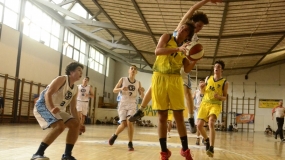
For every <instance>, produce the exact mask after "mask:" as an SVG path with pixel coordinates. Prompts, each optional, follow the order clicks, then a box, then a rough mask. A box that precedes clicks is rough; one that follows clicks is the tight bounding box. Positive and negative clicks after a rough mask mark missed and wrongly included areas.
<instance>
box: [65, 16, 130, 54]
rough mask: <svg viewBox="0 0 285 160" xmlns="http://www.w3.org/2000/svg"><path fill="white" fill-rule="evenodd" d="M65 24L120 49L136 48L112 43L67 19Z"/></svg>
mask: <svg viewBox="0 0 285 160" xmlns="http://www.w3.org/2000/svg"><path fill="white" fill-rule="evenodd" d="M64 25H65V26H66V27H70V28H73V29H75V30H77V31H79V32H81V33H83V34H85V35H87V36H89V37H91V38H93V39H95V40H97V41H99V42H102V43H104V44H106V45H108V46H110V47H114V48H120V49H125V50H131V51H133V50H134V48H133V47H131V46H128V45H121V44H116V43H111V42H109V41H107V40H105V39H103V38H101V37H99V36H96V35H94V34H92V33H90V32H88V31H86V30H84V29H82V28H80V27H78V26H76V25H74V24H71V23H69V22H68V21H66V20H65V22H64Z"/></svg>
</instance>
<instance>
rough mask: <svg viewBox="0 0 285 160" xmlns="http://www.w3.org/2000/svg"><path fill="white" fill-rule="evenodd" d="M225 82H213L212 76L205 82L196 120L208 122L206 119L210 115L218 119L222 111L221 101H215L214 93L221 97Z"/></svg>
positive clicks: (224, 80)
mask: <svg viewBox="0 0 285 160" xmlns="http://www.w3.org/2000/svg"><path fill="white" fill-rule="evenodd" d="M226 81H227V80H226V79H224V78H221V79H219V80H217V81H215V80H214V77H213V76H210V77H209V78H208V79H207V80H206V88H205V92H204V97H203V99H202V102H201V104H200V109H199V111H198V119H202V120H204V121H206V122H208V117H209V115H212V114H214V115H216V117H217V118H218V116H219V115H220V113H221V110H222V101H221V100H218V99H216V98H215V97H214V95H215V93H217V94H219V95H223V91H224V86H225V83H226Z"/></svg>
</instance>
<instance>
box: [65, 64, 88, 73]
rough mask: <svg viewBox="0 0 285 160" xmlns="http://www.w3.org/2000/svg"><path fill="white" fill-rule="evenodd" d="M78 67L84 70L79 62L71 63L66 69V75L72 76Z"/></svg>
mask: <svg viewBox="0 0 285 160" xmlns="http://www.w3.org/2000/svg"><path fill="white" fill-rule="evenodd" d="M77 67H81V68H82V69H84V66H83V65H82V64H80V63H78V62H70V63H69V64H68V65H67V66H66V67H65V74H66V75H70V72H71V71H75V70H76V68H77Z"/></svg>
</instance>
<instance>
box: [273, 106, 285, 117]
mask: <svg viewBox="0 0 285 160" xmlns="http://www.w3.org/2000/svg"><path fill="white" fill-rule="evenodd" d="M272 112H273V113H274V112H275V113H276V117H279V118H283V117H284V112H285V108H284V107H276V108H274V109H273V111H272Z"/></svg>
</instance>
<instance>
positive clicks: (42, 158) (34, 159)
mask: <svg viewBox="0 0 285 160" xmlns="http://www.w3.org/2000/svg"><path fill="white" fill-rule="evenodd" d="M31 160H49V158H48V157H45V156H41V155H38V154H34V155H33V157H32V158H31Z"/></svg>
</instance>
